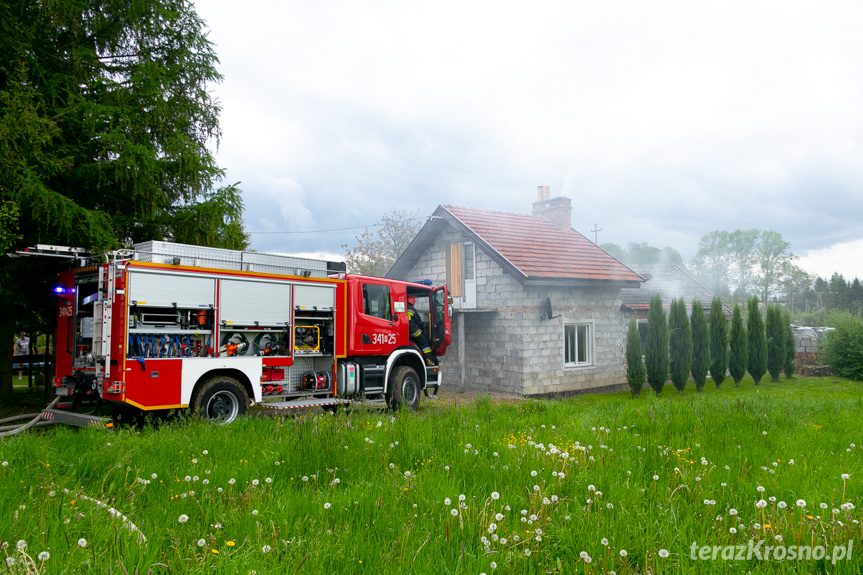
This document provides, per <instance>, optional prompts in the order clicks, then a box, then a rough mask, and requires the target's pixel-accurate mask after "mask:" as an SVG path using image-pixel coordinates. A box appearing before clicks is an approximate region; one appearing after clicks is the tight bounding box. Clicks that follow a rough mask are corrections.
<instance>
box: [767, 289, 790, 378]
mask: <svg viewBox="0 0 863 575" xmlns="http://www.w3.org/2000/svg"><path fill="white" fill-rule="evenodd" d="M784 319H785V318H784V317H783V314H782V309H781V308H780V307H779V306H778V305H775V304H774V305H770V306H768V307H767V320H766V322H765V334H766V337H767V371H768V372H769V373H770V377H771V378H772V379H773V381H779V376H780V375H782V368H783V367H784V366H785V337H786V335H785V325H784Z"/></svg>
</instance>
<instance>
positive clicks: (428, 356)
mask: <svg viewBox="0 0 863 575" xmlns="http://www.w3.org/2000/svg"><path fill="white" fill-rule="evenodd" d="M414 303H416V300H415V299H414V296H412V295H409V296H408V332H409V333H410V337H411V341H413V342H414V343H415V344H417V347H419V348H420V351H422V352H423V357H424V358H425V360H426V363H428V364H429V365H435V364H436V363H437V362H436V361H435V356H434V354H433V353H432V349H431V344H430V343H429V338H428V337H426V334H425V331H424V330H423V320H422V317H420V314H419V313H417V310H416V309H414Z"/></svg>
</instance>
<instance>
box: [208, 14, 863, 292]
mask: <svg viewBox="0 0 863 575" xmlns="http://www.w3.org/2000/svg"><path fill="white" fill-rule="evenodd" d="M195 7H196V10H197V12H198V14H199V15H200V16H201V17H202V18H203V19H204V20H205V21H206V23H207V25H208V27H209V36H208V37H209V39H210V41H212V42H213V43H214V45H215V51H216V53H217V54H218V56H219V59H220V62H221V63H220V67H219V70H220V72H221V73H222V74H223V75H224V81H223V82H222V83H221V84H218V85H214V86H212V90H213V95H214V97H215V98H216V99H217V100H218V101H219V102H220V104H221V106H222V112H221V116H220V117H221V128H222V138H221V141H220V145H219V148H218V153H217V160H218V162H219V165H220V166H221V167H222V168H224V169H225V170H226V172H227V177H226V182H227V183H233V182H238V181H239V182H241V183H240V188H241V189H242V190H243V191H244V196H243V197H244V202H245V206H246V211H245V225H246V229H247V230H248V231H249V232H251V238H252V248H253V249H255V250H257V251H262V252H281V253H293V254H304V255H315V256H320V257H330V258H334V259H343V258H344V249H342V247H341V246H342V245H343V244H353V243H354V238H355V236H357V235H358V234H360V233H362V232H363V231H364V229H365V228H366V227H368V228H370V229H372V230H373V229H374V228H373V227H372V226H373V225H374V224H375V223H376V222H378V221H379V220H380V218H381V216H383V215H384V213H386V212H388V211H390V210H407V211H409V212H411V213H414V212H415V213H416V217H417V218H421V219H423V220H425V218H427V217H428V216H430V215H431V213H432V212H433V211H434V210H435V208H436V207H437V206H438V205H439V204H445V205H446V204H449V205H456V206H464V207H472V208H482V209H490V210H498V211H504V212H519V213H529V212H530V211H531V209H532V204H533V202H534V201H536V199H537V191H536V190H537V186H540V185H547V186H550V189H551V196H552V197H555V196H558V195H563V196H566V197H569V198H571V199H572V205H573V217H572V225H573V227H574V228H575V229H576V230H578V231H580V232H581V233H583V234H584V235H586V236H587V237H589V238H594V233H592V232H591V230H593V229H594V228H595V227H598V228H601V229H602V231H600V232H599V235H598V238H599V243H605V242H614V243H617V244H619V245H622V246H625V245H627V244H628V243H630V242H647V243H648V244H650V245H653V246H657V247H660V248H662V247H665V246H670V247H673V248H675V249H676V250H678V251H679V252H680V253H681V254H682V255H683V256H684V258H685V259H686V260H688V259H689V258H690V257H692V256H693V255H694V254H695V251H696V250H697V246H698V241H699V239H700V237H701V236H703V235H704V234H707V233H709V232H711V231H714V230H729V231H732V230H735V229H748V228H759V229H765V230H767V229H770V230H775V231H778V232H779V233H781V234H782V236H783V238H784V239H785V240H787V241H790V242H791V244H792V246H791V251H792V252H793V253H795V254H797V255H798V256H800V259H799V260H798V262H797V263H798V265H800V266H801V267H803V268H804V269H805V270H806V271H808V272H810V273H813V274H818V275H822V276H829V275H830V274H832V273H833V272H836V271H838V272H839V273H842V274H843V275H845V277H846V278H848V279H851V278H853V277H855V276H859V277H861V278H863V257H861V256H863V217H861V216H863V34H860V32H859V23H860V22H863V3H860V2H858V1H856V0H855V1H848V2H844V1H827V2H824V1H819V2H801V1H796V0H784V1H781V2H780V1H777V2H772V1H771V2H765V1H760V0H747V1H735V0H726V1H721V2H719V1H717V2H692V1H691V0H686V1H679V2H675V1H658V2H644V1H643V0H632V1H628V0H619V1H610V2H588V1H581V0H568V1H563V2H557V1H533V2H513V1H506V0H504V1H500V0H498V1H496V2H491V1H470V0H459V1H451V0H437V1H435V2H411V1H405V0H397V1H389V0H380V1H375V0H372V1H365V2H357V1H340V0H315V1H311V0H306V1H295V0H284V1H282V0H254V1H251V2H247V3H239V4H238V3H237V2H235V1H233V0H231V1H228V0H196V2H195Z"/></svg>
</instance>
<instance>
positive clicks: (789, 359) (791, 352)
mask: <svg viewBox="0 0 863 575" xmlns="http://www.w3.org/2000/svg"><path fill="white" fill-rule="evenodd" d="M784 317H785V366H784V367H783V368H782V369H783V371H785V378H786V379H791V377H792V375H794V369H795V367H796V366H795V365H794V358H795V356H796V355H797V349H796V347H797V345H796V344H795V343H794V330H793V329H792V328H791V312H789V311H788V310H785V315H784Z"/></svg>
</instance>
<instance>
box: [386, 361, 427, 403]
mask: <svg viewBox="0 0 863 575" xmlns="http://www.w3.org/2000/svg"><path fill="white" fill-rule="evenodd" d="M387 403H388V404H389V406H390V408H392V409H394V410H395V409H399V408H401V407H402V406H404V407H406V408H408V409H416V408H417V407H419V404H420V378H419V376H418V375H417V372H416V371H414V369H413V368H412V367H408V366H406V365H403V366H401V367H399V368H397V369H396V370H395V371H394V372H393V375H392V378H391V379H390V390H389V392H388V393H387Z"/></svg>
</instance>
